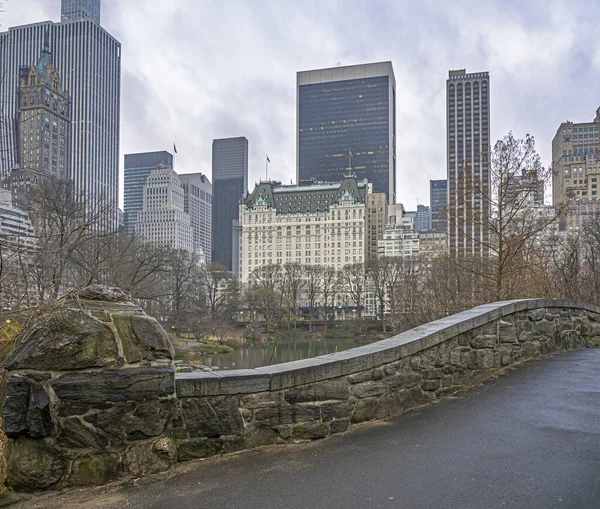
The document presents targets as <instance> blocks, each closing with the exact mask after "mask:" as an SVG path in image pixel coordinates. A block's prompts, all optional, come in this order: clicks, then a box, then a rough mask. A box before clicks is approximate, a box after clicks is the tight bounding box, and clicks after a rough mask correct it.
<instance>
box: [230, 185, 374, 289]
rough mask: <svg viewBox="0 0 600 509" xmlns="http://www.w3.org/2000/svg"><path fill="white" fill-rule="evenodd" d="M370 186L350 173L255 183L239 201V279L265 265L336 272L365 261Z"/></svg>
mask: <svg viewBox="0 0 600 509" xmlns="http://www.w3.org/2000/svg"><path fill="white" fill-rule="evenodd" d="M370 188H371V184H369V183H368V182H367V181H366V180H361V181H358V180H357V179H356V178H355V177H346V178H344V180H343V181H342V182H316V183H309V184H307V185H288V186H285V185H281V183H279V182H270V181H267V182H261V183H259V184H258V185H257V186H256V187H255V188H254V191H252V193H250V194H248V195H247V196H245V197H244V198H242V199H241V200H240V210H239V212H240V214H239V218H240V219H239V221H240V224H239V228H240V246H239V254H240V256H239V277H240V280H241V281H242V283H247V282H248V280H249V277H250V274H251V273H252V271H253V270H255V269H256V268H257V267H261V266H264V265H268V264H285V263H289V262H296V263H300V264H302V265H320V266H323V267H333V268H335V269H337V270H339V269H341V268H343V267H344V266H345V265H348V264H352V263H364V261H365V254H366V245H367V215H368V211H367V196H368V195H369V194H370V193H371V189H370Z"/></svg>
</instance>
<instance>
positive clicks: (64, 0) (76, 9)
mask: <svg viewBox="0 0 600 509" xmlns="http://www.w3.org/2000/svg"><path fill="white" fill-rule="evenodd" d="M60 14H61V16H60V17H61V19H62V20H63V21H67V20H69V21H78V20H81V19H91V20H92V21H93V22H94V23H96V24H97V25H99V24H100V0H61V5H60Z"/></svg>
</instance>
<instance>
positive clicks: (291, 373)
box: [175, 299, 600, 397]
mask: <svg viewBox="0 0 600 509" xmlns="http://www.w3.org/2000/svg"><path fill="white" fill-rule="evenodd" d="M539 308H570V309H580V310H584V311H590V312H593V313H598V314H599V315H600V307H598V306H595V305H593V304H589V303H587V302H580V301H575V300H568V299H522V300H511V301H504V302H494V303H490V304H484V305H482V306H478V307H475V308H473V309H470V310H467V311H463V312H461V313H457V314H455V315H451V316H447V317H445V318H441V319H439V320H435V321H433V322H430V323H427V324H424V325H420V326H419V327H415V328H414V329H410V330H408V331H406V332H402V333H401V334H397V335H396V336H392V337H391V338H387V339H383V340H381V341H377V342H375V343H371V344H368V345H364V346H359V347H357V348H352V349H350V350H345V351H343V352H336V353H332V354H327V355H321V356H318V357H312V358H310V359H304V360H299V361H292V362H286V363H283V364H275V365H271V366H264V367H260V368H254V369H237V370H227V371H210V372H208V371H199V372H192V373H176V375H175V383H176V391H177V395H178V396H179V397H191V396H217V395H228V394H249V393H256V392H265V391H274V390H280V389H286V388H289V387H295V386H297V385H303V384H308V383H314V382H319V381H323V380H328V379H331V378H337V377H340V376H345V375H350V374H352V373H356V372H359V371H364V370H367V369H371V368H374V367H377V366H381V365H382V364H388V363H391V362H395V361H398V360H400V359H403V358H405V357H408V356H410V355H414V354H416V353H418V352H420V351H422V350H425V349H427V348H431V347H433V346H436V345H439V344H440V343H443V342H444V341H447V340H448V339H450V338H453V337H455V336H457V335H459V334H462V333H464V332H468V331H470V330H473V329H476V328H478V327H481V326H483V325H486V324H488V323H491V322H493V321H495V320H498V319H499V318H502V317H504V316H507V315H511V314H513V313H517V312H520V311H528V310H533V309H539Z"/></svg>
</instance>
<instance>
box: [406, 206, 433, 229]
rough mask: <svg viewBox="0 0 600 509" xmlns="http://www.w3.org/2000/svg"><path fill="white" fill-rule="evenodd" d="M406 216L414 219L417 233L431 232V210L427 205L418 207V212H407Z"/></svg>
mask: <svg viewBox="0 0 600 509" xmlns="http://www.w3.org/2000/svg"><path fill="white" fill-rule="evenodd" d="M405 215H406V216H409V217H412V218H414V229H415V232H427V231H429V230H431V209H430V208H429V207H428V206H427V205H417V210H407V211H406V212H405Z"/></svg>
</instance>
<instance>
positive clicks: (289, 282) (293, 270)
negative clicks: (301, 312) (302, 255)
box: [283, 263, 305, 328]
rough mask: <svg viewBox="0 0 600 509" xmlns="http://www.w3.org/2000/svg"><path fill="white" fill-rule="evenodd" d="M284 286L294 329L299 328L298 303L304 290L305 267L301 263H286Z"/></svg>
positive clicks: (284, 267)
mask: <svg viewBox="0 0 600 509" xmlns="http://www.w3.org/2000/svg"><path fill="white" fill-rule="evenodd" d="M283 273H284V285H283V293H284V295H285V297H286V299H287V301H288V302H289V303H290V309H291V315H292V316H293V321H294V328H296V327H297V326H298V321H297V317H296V313H297V311H298V301H299V298H300V292H301V291H302V289H303V288H304V285H305V279H304V267H303V266H302V265H300V264H299V263H286V264H285V265H284V266H283Z"/></svg>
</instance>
